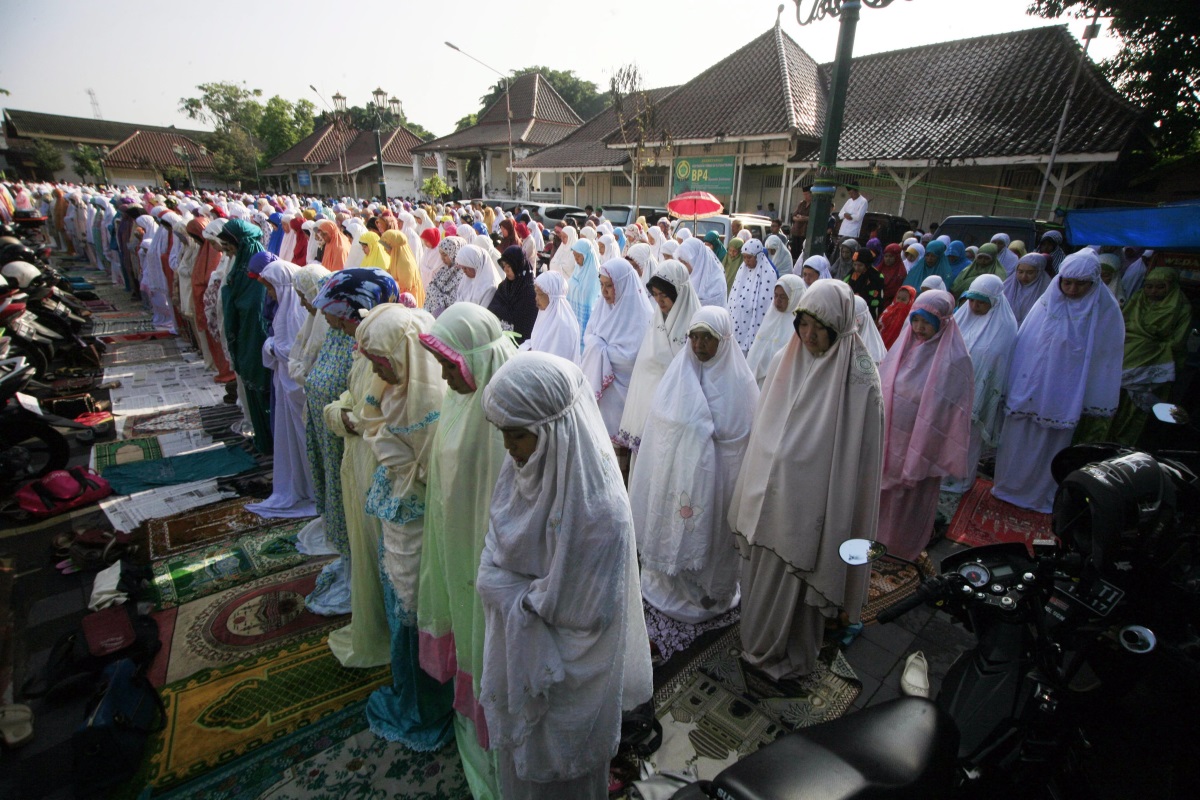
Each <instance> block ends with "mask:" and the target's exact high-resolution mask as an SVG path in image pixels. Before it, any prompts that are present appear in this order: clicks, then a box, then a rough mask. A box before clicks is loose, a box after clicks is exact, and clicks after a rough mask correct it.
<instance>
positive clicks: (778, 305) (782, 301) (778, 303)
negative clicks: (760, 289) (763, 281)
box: [775, 270, 811, 312]
mask: <svg viewBox="0 0 1200 800" xmlns="http://www.w3.org/2000/svg"><path fill="white" fill-rule="evenodd" d="M810 272H811V270H810ZM787 304H788V296H787V292H785V291H784V290H783V287H782V286H776V287H775V310H776V311H780V312H783V311H787Z"/></svg>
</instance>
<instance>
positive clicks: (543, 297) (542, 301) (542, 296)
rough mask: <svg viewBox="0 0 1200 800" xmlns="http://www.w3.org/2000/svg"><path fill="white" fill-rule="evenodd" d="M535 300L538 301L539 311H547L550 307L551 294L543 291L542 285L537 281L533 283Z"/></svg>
mask: <svg viewBox="0 0 1200 800" xmlns="http://www.w3.org/2000/svg"><path fill="white" fill-rule="evenodd" d="M533 302H535V303H537V307H538V311H545V310H546V309H547V308H549V307H550V295H548V294H546V293H545V292H543V291H542V287H540V286H538V285H537V284H536V283H535V284H534V285H533Z"/></svg>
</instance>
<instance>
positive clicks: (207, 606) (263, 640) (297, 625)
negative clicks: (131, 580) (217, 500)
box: [161, 560, 350, 683]
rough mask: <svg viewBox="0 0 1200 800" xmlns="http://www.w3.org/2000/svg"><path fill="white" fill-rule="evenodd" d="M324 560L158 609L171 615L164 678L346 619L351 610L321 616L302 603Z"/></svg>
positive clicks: (184, 675) (325, 628) (308, 635)
mask: <svg viewBox="0 0 1200 800" xmlns="http://www.w3.org/2000/svg"><path fill="white" fill-rule="evenodd" d="M324 565H325V564H324V560H322V561H309V562H307V563H305V564H301V565H300V566H298V567H292V568H291V569H288V570H284V571H283V572H279V573H276V574H274V575H267V576H265V577H262V578H258V579H257V580H253V581H250V582H249V583H247V584H245V585H243V586H238V587H236V588H234V589H228V590H226V591H224V592H219V593H218V594H215V595H211V596H209V597H205V598H202V599H200V600H194V601H192V602H191V603H186V604H184V605H182V606H180V607H178V608H175V609H170V610H168V611H165V612H161V613H163V614H171V613H174V615H175V618H174V620H173V625H172V631H173V635H172V637H171V648H170V655H169V660H168V662H167V666H166V675H165V682H167V683H173V682H175V681H179V680H183V679H184V678H187V677H190V676H192V675H195V674H196V673H197V672H199V671H200V670H202V669H208V668H212V667H222V666H225V665H227V664H232V663H235V662H237V661H241V660H243V659H246V658H249V657H251V656H253V655H257V654H258V653H261V652H263V651H265V650H270V649H273V648H276V647H280V646H282V645H285V644H291V643H293V642H298V641H300V640H303V639H308V638H311V637H312V636H313V635H315V634H319V633H329V631H331V630H333V629H334V628H340V627H342V626H343V625H345V624H346V623H347V622H348V621H349V619H350V618H349V616H340V617H322V616H320V615H317V614H314V613H312V612H311V611H309V610H308V609H307V608H305V607H304V598H305V596H306V595H308V594H309V593H310V592H311V591H312V590H313V585H314V584H315V583H316V582H317V575H318V573H320V571H321V568H322V567H323V566H324Z"/></svg>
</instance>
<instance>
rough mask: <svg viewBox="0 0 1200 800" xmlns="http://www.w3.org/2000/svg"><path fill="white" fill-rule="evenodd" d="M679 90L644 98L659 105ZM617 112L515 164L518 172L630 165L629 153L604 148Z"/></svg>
mask: <svg viewBox="0 0 1200 800" xmlns="http://www.w3.org/2000/svg"><path fill="white" fill-rule="evenodd" d="M677 88H678V87H676V86H668V87H666V88H662V89H650V90H648V91H647V92H646V95H647V97H648V99H649V101H650V103H652V104H654V103H660V102H662V100H663V98H665V97H667V96H668V95H670V94H671V92H673V91H675V90H676V89H677ZM617 127H618V126H617V113H616V110H615V109H614V108H613V107H612V106H609V107H608V108H606V109H604V110H603V111H601V112H600V113H599V114H596V115H595V116H594V117H592V118H591V119H589V120H588V121H587V122H585V123H584V124H583V125H581V126H580V127H578V128H576V129H575V130H574V131H572V132H571V134H570V135H569V136H566V137H564V138H562V139H560V140H559V141H558V142H556V143H555V144H552V145H550V146H549V147H547V148H545V149H544V150H539V151H538V152H536V153H534V154H533V155H531V156H529V157H528V158H523V159H520V160H519V161H517V162H516V167H517V168H518V169H526V170H559V169H589V168H591V169H594V168H603V167H619V166H621V165H622V164H627V163H629V153H628V152H627V151H625V150H618V149H614V148H610V147H607V146H605V144H604V138H605V137H606V136H608V135H609V134H610V133H613V132H614V131H616V130H617Z"/></svg>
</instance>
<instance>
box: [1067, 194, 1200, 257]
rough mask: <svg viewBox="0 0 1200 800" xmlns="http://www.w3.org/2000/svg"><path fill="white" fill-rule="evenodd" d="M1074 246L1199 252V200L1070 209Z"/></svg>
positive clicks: (1069, 235) (1070, 234)
mask: <svg viewBox="0 0 1200 800" xmlns="http://www.w3.org/2000/svg"><path fill="white" fill-rule="evenodd" d="M1066 228H1067V241H1068V242H1070V243H1071V244H1072V245H1073V246H1075V247H1082V246H1084V245H1089V244H1095V245H1117V246H1129V247H1148V248H1151V249H1154V250H1171V251H1175V252H1200V200H1192V201H1188V202H1186V203H1175V204H1171V205H1163V206H1157V207H1155V208H1086V209H1080V210H1077V211H1068V212H1067V221H1066Z"/></svg>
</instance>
